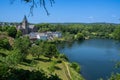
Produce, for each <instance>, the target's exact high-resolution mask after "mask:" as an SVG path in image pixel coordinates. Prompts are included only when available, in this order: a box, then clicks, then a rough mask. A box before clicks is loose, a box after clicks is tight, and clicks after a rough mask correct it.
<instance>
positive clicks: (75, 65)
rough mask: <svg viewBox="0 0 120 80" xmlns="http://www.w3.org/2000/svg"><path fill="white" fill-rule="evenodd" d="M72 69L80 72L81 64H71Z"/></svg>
mask: <svg viewBox="0 0 120 80" xmlns="http://www.w3.org/2000/svg"><path fill="white" fill-rule="evenodd" d="M71 67H72V68H73V69H74V70H75V71H76V72H78V73H79V72H80V66H79V64H78V63H76V62H73V63H71Z"/></svg>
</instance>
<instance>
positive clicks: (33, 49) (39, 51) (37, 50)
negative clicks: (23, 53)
mask: <svg viewBox="0 0 120 80" xmlns="http://www.w3.org/2000/svg"><path fill="white" fill-rule="evenodd" d="M29 53H31V54H32V55H33V56H35V57H36V56H37V57H38V58H39V56H40V55H41V54H42V53H43V49H42V47H40V46H37V45H34V46H32V47H31V48H30V49H29Z"/></svg>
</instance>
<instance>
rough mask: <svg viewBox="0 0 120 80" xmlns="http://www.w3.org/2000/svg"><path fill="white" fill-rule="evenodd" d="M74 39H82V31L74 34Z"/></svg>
mask: <svg viewBox="0 0 120 80" xmlns="http://www.w3.org/2000/svg"><path fill="white" fill-rule="evenodd" d="M75 39H76V40H83V39H84V35H83V34H82V33H77V35H75Z"/></svg>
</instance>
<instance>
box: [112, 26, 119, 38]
mask: <svg viewBox="0 0 120 80" xmlns="http://www.w3.org/2000/svg"><path fill="white" fill-rule="evenodd" d="M113 37H114V38H115V39H116V40H120V27H118V28H117V29H115V31H114V33H113Z"/></svg>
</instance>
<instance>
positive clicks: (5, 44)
mask: <svg viewBox="0 0 120 80" xmlns="http://www.w3.org/2000/svg"><path fill="white" fill-rule="evenodd" d="M1 48H2V49H10V48H11V46H10V43H9V41H8V39H7V38H0V49H1Z"/></svg>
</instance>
